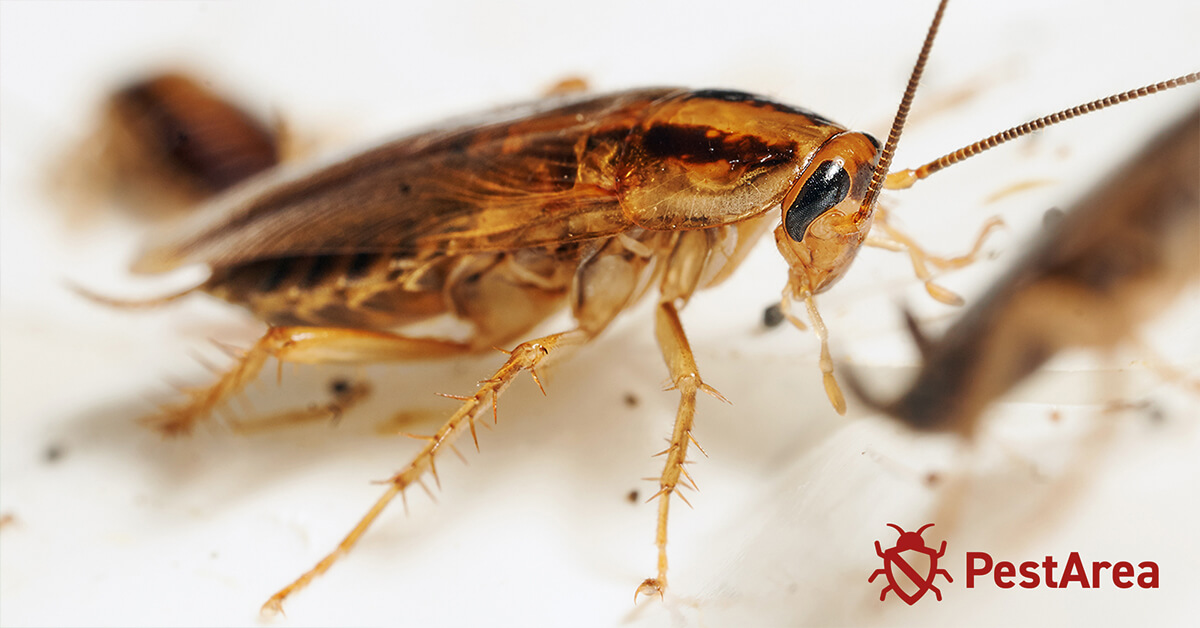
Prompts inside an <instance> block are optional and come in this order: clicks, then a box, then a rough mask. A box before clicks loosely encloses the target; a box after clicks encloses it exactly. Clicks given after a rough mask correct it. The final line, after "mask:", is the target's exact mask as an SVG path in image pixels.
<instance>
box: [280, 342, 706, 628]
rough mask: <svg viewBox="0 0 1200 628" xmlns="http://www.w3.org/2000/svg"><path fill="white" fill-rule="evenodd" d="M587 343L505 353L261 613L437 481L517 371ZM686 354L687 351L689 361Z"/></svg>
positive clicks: (535, 345)
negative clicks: (345, 530)
mask: <svg viewBox="0 0 1200 628" xmlns="http://www.w3.org/2000/svg"><path fill="white" fill-rule="evenodd" d="M590 339H591V334H589V333H587V332H585V331H583V330H578V329H577V330H573V331H567V332H562V333H558V334H552V335H549V336H545V337H542V338H538V339H536V340H530V341H529V342H525V343H522V344H521V345H519V346H517V348H516V349H513V350H512V351H511V352H509V356H508V360H507V361H506V362H505V363H504V365H503V366H501V367H500V369H499V370H497V371H496V372H495V374H493V375H492V376H491V377H489V378H488V379H485V380H483V381H482V382H480V385H479V388H478V389H477V390H476V391H475V394H474V395H471V396H470V397H467V398H466V399H465V400H464V401H463V404H462V405H461V406H459V408H458V410H457V411H456V412H455V413H454V414H453V415H451V417H450V418H449V419H448V420H447V421H446V422H445V423H444V424H443V425H442V427H441V428H440V429H438V431H437V432H436V433H435V434H434V435H433V436H429V437H425V438H422V440H424V441H425V447H424V448H423V449H421V451H420V453H418V454H417V455H416V457H414V458H413V459H412V461H411V462H409V463H408V466H406V467H404V469H403V470H402V471H400V472H398V473H396V474H395V475H393V476H392V477H391V478H390V479H388V480H386V481H385V482H384V483H386V484H387V485H388V487H387V490H386V491H385V492H384V494H383V495H382V496H381V497H380V498H379V499H378V500H377V501H376V502H375V504H374V505H373V506H371V509H370V510H368V511H367V514H366V515H364V516H363V517H362V519H360V520H359V522H358V524H357V525H355V526H354V529H353V530H351V531H350V533H349V534H347V535H346V537H345V538H344V539H342V541H341V543H338V546H337V547H336V548H335V549H334V550H333V551H332V552H330V553H329V554H328V555H326V556H325V557H324V558H322V559H321V560H320V562H318V563H317V564H316V565H315V566H314V567H313V568H312V569H309V570H308V571H306V572H304V574H303V575H301V576H300V577H299V578H297V579H296V580H294V581H293V582H292V583H291V584H289V585H287V586H286V587H284V588H282V589H280V590H279V592H277V593H276V594H275V595H272V596H271V599H269V600H267V602H266V603H265V604H263V606H262V613H263V614H264V615H274V614H277V613H279V612H281V611H282V609H283V601H284V600H286V599H287V598H288V596H290V595H291V594H293V593H295V592H297V591H299V590H300V589H303V588H304V587H305V586H307V585H308V583H310V582H312V581H313V579H314V578H316V577H317V576H320V575H321V574H323V573H325V572H326V571H328V570H329V568H330V567H331V566H333V564H334V563H335V562H337V560H338V559H339V558H341V557H342V556H343V555H345V554H346V553H348V552H349V551H350V550H351V549H352V548H353V547H354V545H355V544H357V543H358V540H359V539H360V538H362V535H363V534H364V533H365V532H366V531H367V528H369V527H370V526H371V524H372V523H374V522H375V519H377V518H378V517H379V515H380V513H382V512H383V509H384V508H386V507H387V505H388V504H389V503H391V501H392V500H393V499H395V498H396V496H397V495H400V496H403V494H404V491H405V489H407V488H408V487H410V486H412V485H413V484H418V485H420V483H421V479H422V478H423V477H424V475H425V473H426V472H427V471H428V472H429V473H430V475H432V476H433V478H434V481H435V482H437V481H438V475H437V467H436V466H435V465H434V462H435V461H434V459H435V458H436V457H437V455H438V454H439V453H441V452H442V450H443V448H446V449H452V448H453V444H454V441H455V440H456V439H457V438H458V437H459V436H462V434H463V432H464V431H467V430H470V431H471V432H472V433H474V432H475V422H476V421H478V420H479V413H480V412H481V411H484V410H486V409H490V408H492V407H493V404H494V402H495V400H496V399H497V398H499V396H500V394H501V393H503V392H504V389H506V388H508V385H509V384H511V383H512V382H513V380H514V379H515V378H516V377H517V375H518V374H520V373H521V372H522V371H530V372H531V373H532V372H533V370H534V369H535V368H537V367H538V366H540V365H542V364H544V363H545V362H546V361H547V359H549V358H550V357H551V356H553V355H557V354H555V351H556V350H558V349H563V348H566V347H570V346H577V345H581V344H584V343H586V342H587V341H588V340H590ZM685 346H686V342H685ZM690 355H691V354H690V352H689V353H688V356H689V358H690ZM694 394H695V392H694V390H693V395H694ZM689 424H690V421H689ZM685 445H686V443H685Z"/></svg>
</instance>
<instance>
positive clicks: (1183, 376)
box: [1130, 334, 1200, 394]
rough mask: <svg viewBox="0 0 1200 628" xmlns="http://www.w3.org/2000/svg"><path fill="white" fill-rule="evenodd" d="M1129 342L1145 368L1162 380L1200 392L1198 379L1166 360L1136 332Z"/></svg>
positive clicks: (1199, 380)
mask: <svg viewBox="0 0 1200 628" xmlns="http://www.w3.org/2000/svg"><path fill="white" fill-rule="evenodd" d="M1130 344H1132V345H1133V346H1134V347H1136V348H1137V351H1138V353H1139V354H1141V355H1142V364H1144V365H1146V368H1147V369H1148V370H1150V371H1151V372H1153V373H1154V374H1155V375H1157V376H1158V377H1159V378H1160V379H1162V380H1163V381H1164V382H1169V383H1171V384H1175V385H1178V386H1181V387H1183V388H1184V389H1186V390H1189V391H1191V392H1192V393H1194V394H1200V379H1197V378H1195V377H1190V376H1189V375H1188V374H1187V373H1186V372H1184V371H1183V370H1181V369H1180V368H1178V367H1176V366H1174V365H1172V364H1171V363H1170V362H1167V361H1166V360H1165V359H1163V357H1162V356H1161V355H1159V353H1158V351H1157V350H1155V349H1154V347H1151V346H1150V345H1149V344H1147V343H1146V341H1145V339H1143V338H1142V337H1141V336H1140V335H1138V334H1133V335H1132V336H1131V338H1130Z"/></svg>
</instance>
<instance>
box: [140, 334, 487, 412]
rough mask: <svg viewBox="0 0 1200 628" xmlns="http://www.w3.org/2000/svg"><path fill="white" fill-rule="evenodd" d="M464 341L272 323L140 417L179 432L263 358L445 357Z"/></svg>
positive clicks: (249, 377)
mask: <svg viewBox="0 0 1200 628" xmlns="http://www.w3.org/2000/svg"><path fill="white" fill-rule="evenodd" d="M469 350H470V347H469V346H468V345H465V344H463V343H459V342H453V341H450V340H441V339H436V338H408V337H406V336H400V335H397V334H390V333H387V332H378V331H365V330H361V329H336V328H328V327H272V328H271V329H269V330H267V333H266V334H264V335H263V337H262V338H259V339H258V342H256V343H254V346H253V347H251V348H250V349H248V350H246V351H245V352H242V353H241V354H240V355H237V356H235V359H236V360H237V364H235V365H234V366H233V368H231V369H229V370H228V371H226V372H225V374H224V375H221V377H220V378H219V379H218V380H217V382H216V383H215V384H213V385H212V386H209V387H208V388H200V389H195V390H188V391H186V392H187V393H188V395H189V396H190V397H191V398H190V399H189V400H188V401H187V402H185V403H180V404H173V405H167V406H164V407H163V408H161V410H160V412H159V413H158V414H155V415H153V416H151V417H149V418H147V419H146V420H145V422H146V424H147V425H149V426H151V427H153V428H155V429H157V430H159V431H161V432H163V433H164V434H168V435H174V434H185V433H187V432H189V431H191V429H192V428H193V427H195V425H196V423H197V422H198V421H200V420H203V419H204V418H206V417H208V416H209V415H211V414H212V411H213V410H214V409H216V408H217V407H218V406H219V405H220V404H222V403H223V402H225V401H226V400H228V399H229V398H230V397H231V396H233V395H235V394H237V393H239V392H241V390H242V389H243V388H245V387H246V384H249V383H250V382H251V381H253V380H254V378H255V377H257V376H258V374H259V372H260V371H261V370H262V368H263V365H265V364H266V362H267V360H268V359H269V358H275V359H276V360H278V362H279V376H280V377H282V374H283V363H284V362H293V363H302V364H331V363H339V364H364V363H373V362H390V361H402V360H413V359H418V358H431V357H445V356H451V355H457V354H461V353H466V352H467V351H469Z"/></svg>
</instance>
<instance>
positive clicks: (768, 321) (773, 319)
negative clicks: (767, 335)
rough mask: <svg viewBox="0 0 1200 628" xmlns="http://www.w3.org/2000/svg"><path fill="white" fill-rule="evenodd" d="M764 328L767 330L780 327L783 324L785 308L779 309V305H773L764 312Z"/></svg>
mask: <svg viewBox="0 0 1200 628" xmlns="http://www.w3.org/2000/svg"><path fill="white" fill-rule="evenodd" d="M762 321H763V326H764V327H767V328H771V327H778V326H779V324H780V323H782V322H783V308H781V307H779V304H778V303H772V304H771V305H768V306H767V309H765V310H763V318H762Z"/></svg>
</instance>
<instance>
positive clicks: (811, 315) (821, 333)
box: [779, 283, 846, 414]
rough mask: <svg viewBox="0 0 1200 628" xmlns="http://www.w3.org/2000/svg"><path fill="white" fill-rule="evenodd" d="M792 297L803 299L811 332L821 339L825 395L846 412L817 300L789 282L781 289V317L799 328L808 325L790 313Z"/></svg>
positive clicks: (820, 363) (840, 412)
mask: <svg viewBox="0 0 1200 628" xmlns="http://www.w3.org/2000/svg"><path fill="white" fill-rule="evenodd" d="M793 299H798V300H803V301H804V307H805V309H807V310H808V320H809V322H810V323H812V330H813V333H814V334H816V335H817V340H820V341H821V359H820V362H819V366H820V367H821V382H822V383H823V384H824V386H825V396H826V397H828V398H829V403H830V404H832V405H833V409H834V410H836V411H837V413H838V414H846V396H845V395H843V394H842V387H841V386H839V385H838V383H837V378H836V377H834V375H833V354H832V353H830V351H829V330H828V329H826V327H825V320H824V319H822V318H821V313H820V312H819V311H818V310H817V302H816V300H815V299H814V298H813V295H812V292H809V291H808V290H807V289H799V290H798V289H797V288H796V287H794V286H793V285H792V284H791V283H789V284H788V286H787V287H786V288H784V289H783V296H782V298H781V299H780V300H779V309H780V311H781V312H782V313H783V317H784V318H786V319H787V320H788V321H790V322H791V323H792V324H793V325H795V326H796V328H797V329H800V330H804V329H808V326H807V325H805V324H804V321H802V320H800V318H799V317H797V316H796V315H795V314H794V313H792V300H793Z"/></svg>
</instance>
